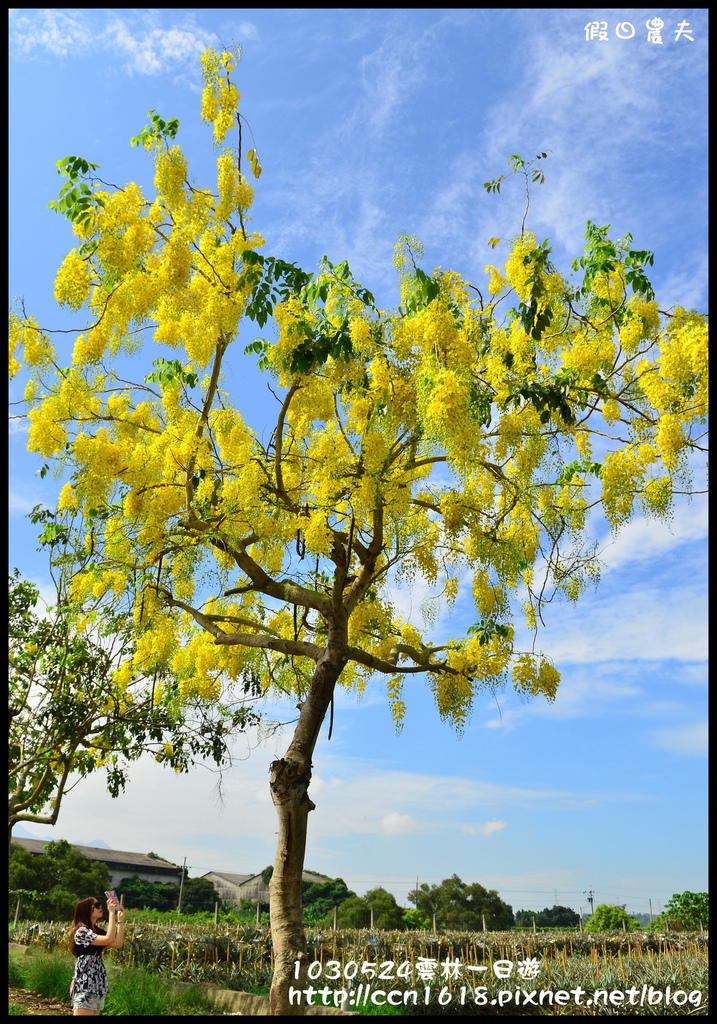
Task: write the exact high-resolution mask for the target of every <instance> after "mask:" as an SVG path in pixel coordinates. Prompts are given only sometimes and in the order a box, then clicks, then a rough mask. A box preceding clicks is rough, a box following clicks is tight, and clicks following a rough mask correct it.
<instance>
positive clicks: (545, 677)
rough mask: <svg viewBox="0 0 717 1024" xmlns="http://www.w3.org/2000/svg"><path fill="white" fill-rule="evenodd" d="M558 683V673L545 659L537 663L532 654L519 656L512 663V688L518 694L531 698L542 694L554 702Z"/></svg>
mask: <svg viewBox="0 0 717 1024" xmlns="http://www.w3.org/2000/svg"><path fill="white" fill-rule="evenodd" d="M559 682H560V673H559V672H558V670H557V669H556V668H555V667H554V666H553V665H551V664H550V662H548V661H546V659H545V658H541V659H540V662H537V661H536V658H534V657H533V655H532V654H521V655H520V656H519V657H518V658H516V659H515V661H514V662H513V686H514V688H515V689H516V690H517V691H518V693H521V694H524V695H526V696H528V695H530V696H533V697H537V696H538V695H539V694H543V696H544V697H546V698H547V699H548V700H549V701H554V700H555V696H556V693H557V689H558V684H559Z"/></svg>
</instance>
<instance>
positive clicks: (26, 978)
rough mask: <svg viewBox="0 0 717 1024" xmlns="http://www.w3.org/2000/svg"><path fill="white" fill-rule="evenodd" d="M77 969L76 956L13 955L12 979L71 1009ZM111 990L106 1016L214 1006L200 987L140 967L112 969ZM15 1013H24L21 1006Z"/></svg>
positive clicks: (194, 1011) (203, 1011) (194, 1012)
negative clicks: (179, 983)
mask: <svg viewBox="0 0 717 1024" xmlns="http://www.w3.org/2000/svg"><path fill="white" fill-rule="evenodd" d="M73 970H74V962H73V958H72V957H68V956H58V955H55V956H47V955H42V954H40V955H30V956H28V955H25V954H22V955H11V956H10V963H9V972H8V974H9V976H8V981H9V983H10V984H11V985H17V986H19V987H20V988H26V989H29V990H30V991H31V992H37V993H38V994H39V995H42V996H45V997H47V998H48V999H58V1000H66V1001H67V1005H68V1013H69V1012H70V1010H69V1006H70V996H69V989H70V982H71V980H72V974H73ZM108 973H109V982H110V991H109V995H108V996H107V999H106V1000H105V1008H104V1010H103V1011H102V1012H103V1014H104V1015H107V1014H109V1015H110V1016H116V1017H166V1016H168V1015H169V1016H178V1017H188V1016H197V1017H203V1016H206V1015H207V1013H208V1012H209V1011H210V1010H212V1009H213V1007H212V1004H211V1002H210V1001H209V999H208V998H207V996H206V995H205V994H204V993H203V992H202V990H201V989H200V988H184V987H183V988H179V987H177V986H174V985H172V984H171V982H170V981H168V980H166V979H165V978H162V977H158V976H157V975H156V974H148V973H147V972H146V971H142V970H140V969H139V968H138V967H122V968H112V967H110V970H109V972H108ZM10 1012H11V1013H15V1014H24V1013H25V1011H24V1010H23V1009H22V1008H21V1007H17V1008H16V1009H15V1010H10Z"/></svg>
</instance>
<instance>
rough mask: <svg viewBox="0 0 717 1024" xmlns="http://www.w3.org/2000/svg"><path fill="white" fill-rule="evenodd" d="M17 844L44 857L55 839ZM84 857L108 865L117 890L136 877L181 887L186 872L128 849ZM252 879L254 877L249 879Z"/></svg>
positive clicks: (89, 851) (89, 850) (90, 849)
mask: <svg viewBox="0 0 717 1024" xmlns="http://www.w3.org/2000/svg"><path fill="white" fill-rule="evenodd" d="M12 841H13V843H17V844H18V845H19V846H22V847H24V848H25V849H26V850H29V851H30V853H35V854H41V853H44V852H45V847H46V846H47V844H48V843H49V842H51V840H49V839H48V840H46V839H25V838H23V837H22V836H18V837H17V838H15V837H13V840H12ZM70 845H72V846H74V847H75V849H76V850H78V851H79V852H80V853H81V854H82V856H83V857H87V858H88V859H89V860H99V861H101V862H102V863H103V864H106V865H107V870H108V871H109V873H110V888H112V889H114V888H116V887H117V886H118V885H119V883H120V882H121V881H122V879H123V878H134V876H135V875H137V877H138V878H141V879H142V880H143V881H145V882H162V883H170V884H172V885H179V882H180V880H181V877H182V869H181V868H179V867H176V866H175V865H174V864H170V863H169V861H165V860H161V859H160V858H156V859H155V858H154V857H148V856H147V855H146V854H145V853H129V852H128V851H127V850H105V849H104V848H102V847H100V846H76V845H75V844H74V843H72V844H70ZM246 877H250V876H246Z"/></svg>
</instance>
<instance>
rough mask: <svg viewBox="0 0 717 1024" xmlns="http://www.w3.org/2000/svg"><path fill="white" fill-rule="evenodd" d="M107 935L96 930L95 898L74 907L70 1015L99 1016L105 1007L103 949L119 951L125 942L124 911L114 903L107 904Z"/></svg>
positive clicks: (97, 909) (98, 909) (99, 915)
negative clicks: (73, 970) (74, 959)
mask: <svg viewBox="0 0 717 1024" xmlns="http://www.w3.org/2000/svg"><path fill="white" fill-rule="evenodd" d="M107 915H108V918H109V920H108V924H107V931H105V930H104V928H100V927H98V924H97V922H98V921H100V920H101V918H102V904H101V903H100V901H99V900H96V899H95V898H94V896H86V897H85V898H84V899H83V900H80V901H79V902H78V903H77V904H75V919H74V921H73V922H72V939H71V947H72V952H73V954H74V955H75V956H76V957H77V962H76V964H75V975H74V977H73V979H72V985H71V986H70V996H71V998H72V1014H73V1016H75V1017H80V1016H98V1015H99V1013H100V1011H101V1010H102V1008H103V1007H104V1005H105V996H106V995H107V991H108V984H107V972H106V971H105V965H104V964H103V963H102V954H103V953H104V951H105V950H106V949H121V948H122V943H123V942H124V908H123V907H121V906H120V905H119V904H118V903H116V902H115V901H114V900H108V901H107Z"/></svg>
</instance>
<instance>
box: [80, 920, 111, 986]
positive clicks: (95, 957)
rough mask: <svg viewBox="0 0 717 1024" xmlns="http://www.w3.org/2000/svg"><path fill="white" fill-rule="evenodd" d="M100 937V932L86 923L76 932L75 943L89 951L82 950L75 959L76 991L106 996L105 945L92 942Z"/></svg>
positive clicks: (81, 948)
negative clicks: (103, 957) (103, 958)
mask: <svg viewBox="0 0 717 1024" xmlns="http://www.w3.org/2000/svg"><path fill="white" fill-rule="evenodd" d="M98 937H99V933H97V932H93V931H92V929H91V928H87V927H86V926H85V925H80V927H79V928H78V929H77V931H76V932H75V945H76V946H77V948H78V949H79V950H83V949H86V950H87V952H86V953H85V952H80V955H79V956H78V957H77V960H76V961H75V976H74V983H75V989H74V990H75V992H88V993H89V994H90V995H93V996H106V995H107V992H108V991H109V985H108V984H107V972H106V971H105V965H104V964H103V963H102V953H103V951H104V949H105V947H104V946H93V945H92V943H93V942H94V940H95V939H96V938H98Z"/></svg>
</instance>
